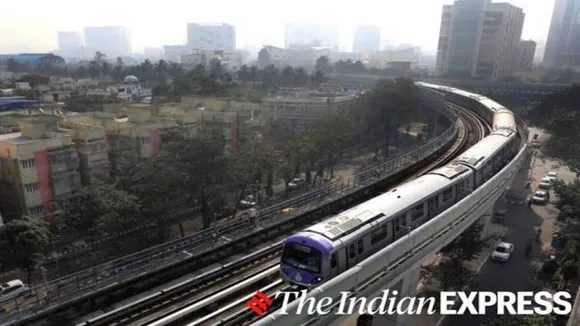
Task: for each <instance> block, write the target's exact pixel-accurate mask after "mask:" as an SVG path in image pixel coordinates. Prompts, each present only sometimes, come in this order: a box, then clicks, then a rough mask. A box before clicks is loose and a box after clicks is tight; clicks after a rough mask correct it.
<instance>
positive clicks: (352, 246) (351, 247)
mask: <svg viewBox="0 0 580 326" xmlns="http://www.w3.org/2000/svg"><path fill="white" fill-rule="evenodd" d="M354 256H355V252H354V244H351V245H350V246H348V257H349V258H354Z"/></svg>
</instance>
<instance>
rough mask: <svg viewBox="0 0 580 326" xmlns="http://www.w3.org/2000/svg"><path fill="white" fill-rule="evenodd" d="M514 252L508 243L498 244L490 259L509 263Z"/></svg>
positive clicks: (512, 246) (511, 245)
mask: <svg viewBox="0 0 580 326" xmlns="http://www.w3.org/2000/svg"><path fill="white" fill-rule="evenodd" d="M513 252H514V245H513V244H512V243H509V242H500V243H498V244H497V246H496V247H495V249H494V250H493V252H492V253H491V256H490V258H491V259H493V260H497V261H509V260H510V258H512V253H513Z"/></svg>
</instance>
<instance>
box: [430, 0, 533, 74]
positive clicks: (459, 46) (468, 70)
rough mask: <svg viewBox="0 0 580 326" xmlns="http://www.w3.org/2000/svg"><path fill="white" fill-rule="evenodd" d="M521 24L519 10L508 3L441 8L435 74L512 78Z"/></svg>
mask: <svg viewBox="0 0 580 326" xmlns="http://www.w3.org/2000/svg"><path fill="white" fill-rule="evenodd" d="M523 23H524V13H523V11H522V9H521V8H518V7H516V6H514V5H511V4H508V3H491V1H490V0H458V1H456V2H455V3H454V4H453V5H446V6H443V13H442V16H441V27H440V31H439V45H438V49H437V63H436V65H437V67H436V70H437V72H438V73H439V74H440V75H453V76H456V77H480V78H488V79H493V80H501V79H504V78H506V77H509V76H511V74H512V72H513V70H514V57H516V56H517V51H518V48H519V42H520V38H521V34H522V28H523Z"/></svg>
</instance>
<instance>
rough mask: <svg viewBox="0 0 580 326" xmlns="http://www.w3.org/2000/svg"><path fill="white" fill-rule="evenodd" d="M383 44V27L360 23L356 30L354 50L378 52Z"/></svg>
mask: <svg viewBox="0 0 580 326" xmlns="http://www.w3.org/2000/svg"><path fill="white" fill-rule="evenodd" d="M380 46H381V29H380V28H379V27H376V26H370V25H359V26H357V27H356V29H355V30H354V41H353V44H352V51H353V52H377V51H379V48H380Z"/></svg>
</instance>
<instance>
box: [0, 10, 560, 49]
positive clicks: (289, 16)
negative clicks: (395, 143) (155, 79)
mask: <svg viewBox="0 0 580 326" xmlns="http://www.w3.org/2000/svg"><path fill="white" fill-rule="evenodd" d="M554 1H555V0H507V1H503V2H509V3H512V4H514V5H517V6H519V7H522V8H523V9H524V12H525V14H526V18H525V24H524V31H523V35H522V37H523V38H524V39H533V40H536V41H544V40H545V39H546V37H547V35H548V27H549V24H550V18H551V16H552V9H553V6H554ZM453 2H454V1H453V0H357V1H344V2H340V1H331V0H315V1H312V0H291V1H265V0H220V1H201V0H197V1H184V0H163V1H157V2H155V1H136V0H131V1H118V0H100V1H90V2H89V1H86V0H50V1H47V0H28V1H26V3H25V4H24V5H23V3H20V2H18V1H9V0H6V1H0V3H1V5H0V8H2V9H1V11H2V19H0V52H1V53H7V52H25V51H29V52H31V51H39V52H40V51H51V50H54V49H56V48H57V36H56V32H57V31H60V30H77V31H80V32H82V29H83V27H84V26H99V25H121V26H126V27H128V28H129V29H130V30H131V34H132V40H133V49H134V51H135V52H140V51H141V50H142V49H143V47H145V46H155V47H157V46H162V45H166V44H181V43H184V42H185V37H186V24H187V22H202V23H203V22H218V23H219V22H226V23H230V24H232V25H235V26H236V33H237V44H238V47H241V46H243V45H245V44H255V45H256V46H260V45H262V44H272V45H278V46H283V44H284V23H288V22H302V21H311V22H320V23H327V24H334V25H336V26H337V28H338V30H339V37H340V46H341V49H343V50H350V49H351V45H352V34H353V30H354V27H355V26H356V25H357V24H361V23H362V24H374V25H377V26H380V27H382V28H383V30H382V34H383V36H382V38H383V41H389V42H391V43H395V44H396V43H407V44H414V45H418V46H422V47H423V49H424V50H425V51H429V52H431V51H433V50H434V49H435V48H436V47H437V39H438V33H439V23H440V17H441V6H442V5H444V4H452V3H453ZM495 2H500V1H495Z"/></svg>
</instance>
